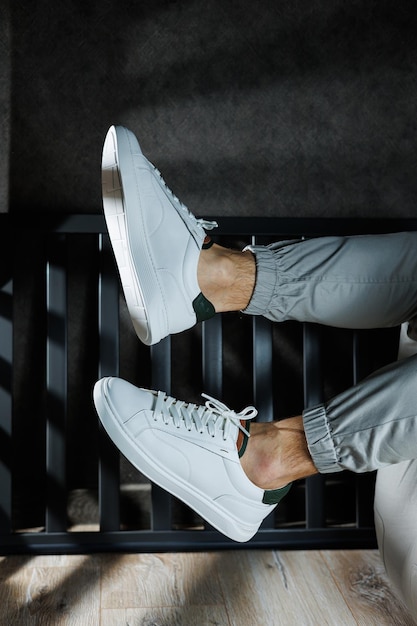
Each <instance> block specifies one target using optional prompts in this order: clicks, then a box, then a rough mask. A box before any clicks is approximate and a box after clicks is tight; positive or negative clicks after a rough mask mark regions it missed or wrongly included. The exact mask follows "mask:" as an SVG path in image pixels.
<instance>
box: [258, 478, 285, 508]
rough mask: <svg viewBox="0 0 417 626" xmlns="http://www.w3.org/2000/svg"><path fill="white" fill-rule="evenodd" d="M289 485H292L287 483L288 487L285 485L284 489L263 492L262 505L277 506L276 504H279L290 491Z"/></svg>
mask: <svg viewBox="0 0 417 626" xmlns="http://www.w3.org/2000/svg"><path fill="white" fill-rule="evenodd" d="M291 485H292V483H288V485H285V487H281V489H271V490H268V491H265V492H264V497H263V498H262V502H263V503H264V504H278V502H281V500H282V498H283V497H284V496H286V495H287V493H288V492H289V490H290V489H291Z"/></svg>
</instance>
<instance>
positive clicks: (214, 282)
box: [197, 244, 256, 313]
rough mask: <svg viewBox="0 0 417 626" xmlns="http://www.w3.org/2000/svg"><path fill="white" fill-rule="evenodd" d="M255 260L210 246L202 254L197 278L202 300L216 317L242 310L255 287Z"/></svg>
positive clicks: (248, 254) (250, 256)
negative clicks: (211, 305) (209, 306)
mask: <svg viewBox="0 0 417 626" xmlns="http://www.w3.org/2000/svg"><path fill="white" fill-rule="evenodd" d="M255 274H256V268H255V260H254V257H253V255H252V253H251V252H249V251H246V252H239V251H238V250H229V249H227V248H223V247H222V246H218V245H216V244H214V245H213V246H212V247H211V248H209V249H208V250H202V251H201V254H200V259H199V263H198V270H197V277H198V282H199V285H200V289H201V291H202V293H203V294H204V296H205V297H206V298H207V299H208V300H209V301H210V302H211V303H212V304H213V306H214V308H215V309H216V312H217V313H221V312H224V311H240V310H243V309H245V308H246V307H247V306H248V304H249V301H250V299H251V297H252V293H253V289H254V286H255Z"/></svg>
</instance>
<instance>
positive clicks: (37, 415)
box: [0, 214, 417, 554]
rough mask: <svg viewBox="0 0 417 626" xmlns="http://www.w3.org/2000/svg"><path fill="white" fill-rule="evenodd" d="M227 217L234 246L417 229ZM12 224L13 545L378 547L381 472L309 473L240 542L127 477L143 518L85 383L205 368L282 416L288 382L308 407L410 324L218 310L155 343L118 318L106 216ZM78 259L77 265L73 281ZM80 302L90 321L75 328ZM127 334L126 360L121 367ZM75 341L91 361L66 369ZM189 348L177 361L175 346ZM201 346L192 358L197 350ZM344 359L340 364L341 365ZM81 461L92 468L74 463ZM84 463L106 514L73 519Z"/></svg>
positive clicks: (375, 362)
mask: <svg viewBox="0 0 417 626" xmlns="http://www.w3.org/2000/svg"><path fill="white" fill-rule="evenodd" d="M214 219H217V221H218V222H219V224H220V227H219V229H218V233H217V234H216V236H217V237H218V238H219V240H220V241H225V242H229V240H237V241H239V242H241V241H243V242H246V243H250V242H252V243H254V242H260V243H264V242H268V241H273V240H278V239H287V238H293V237H314V236H318V235H326V234H342V235H348V234H362V233H377V232H393V231H399V230H416V229H417V220H398V219H396V220H349V219H327V220H326V219H325V220H323V219H317V220H311V219H282V218H279V219H271V218H264V219H262V218H221V217H219V218H214ZM0 223H1V227H2V234H3V240H4V241H6V240H7V242H8V244H10V245H8V246H7V250H6V246H4V249H3V255H4V256H5V257H6V258H5V259H3V262H2V263H3V270H4V271H3V272H2V275H3V283H2V285H1V292H0V553H2V554H10V553H88V552H93V551H96V552H97V551H131V552H137V551H147V552H157V551H170V550H175V551H178V550H209V549H222V548H241V547H264V548H265V547H273V548H279V549H283V548H286V549H297V548H300V549H301V548H349V547H351V548H369V547H375V546H376V540H375V531H374V525H373V488H374V475H373V474H370V475H363V476H355V475H352V474H349V473H347V472H346V473H345V472H343V473H341V474H337V475H334V476H333V475H332V476H326V477H323V476H316V477H312V478H309V479H307V480H305V481H299V482H298V483H297V484H296V485H295V486H294V488H293V490H292V491H291V492H290V494H289V495H288V496H287V498H286V499H285V503H284V501H283V504H282V506H280V507H278V509H277V511H276V513H274V514H273V515H272V516H270V518H268V519H267V520H265V522H264V524H263V526H262V528H261V529H260V531H259V532H258V533H257V535H256V536H255V537H254V538H253V540H251V541H250V542H249V543H248V544H244V545H243V546H241V545H240V544H235V543H234V542H232V541H229V540H228V539H226V538H224V537H223V536H221V535H220V534H219V533H217V532H216V531H215V530H213V529H211V528H209V527H207V526H206V525H205V524H204V523H203V521H202V520H199V519H196V516H195V515H194V514H193V513H192V512H190V511H189V510H188V509H187V510H186V507H184V505H182V504H180V503H178V502H176V501H175V499H174V498H172V497H171V496H169V495H168V494H166V493H165V492H163V491H162V490H161V489H159V488H157V487H155V486H151V485H149V483H148V481H146V480H144V479H143V478H140V477H139V476H136V475H135V473H134V472H131V473H130V479H129V481H130V485H131V486H134V485H135V484H137V483H138V484H140V486H141V489H142V491H141V493H142V495H143V497H144V498H145V501H146V506H145V508H146V515H145V518H146V519H145V520H144V519H142V518H141V519H139V518H140V517H141V515H140V514H139V508H140V507H139V508H137V509H135V505H134V504H131V508H132V507H133V509H134V510H133V512H132V511H130V512H129V511H127V512H126V510H125V509H126V507H124V505H123V498H121V477H122V474H123V471H127V472H128V473H129V469H128V470H126V468H125V469H124V470H123V468H122V470H121V464H120V455H119V453H118V451H117V450H116V449H115V448H114V446H113V445H112V444H111V442H110V441H109V440H108V438H107V437H106V435H105V434H104V432H102V431H101V429H100V427H99V424H98V420H97V418H96V415H95V412H94V409H93V406H92V402H91V397H89V395H88V394H89V391H88V390H89V389H91V388H92V386H93V384H94V382H95V380H97V379H98V378H100V377H101V376H104V375H123V377H127V376H132V377H133V378H134V380H132V382H134V383H135V384H136V383H142V380H143V381H144V383H146V384H147V385H151V386H152V387H153V388H157V389H163V390H165V391H167V392H172V387H173V386H174V387H175V385H176V386H177V388H178V386H179V387H181V385H182V384H183V383H181V376H182V378H183V379H184V381H185V382H184V387H185V389H186V390H187V389H188V387H190V386H191V385H193V381H194V377H195V376H197V380H198V381H199V384H201V387H202V389H201V390H204V391H206V392H207V393H210V394H211V395H214V396H217V397H219V398H220V399H225V398H224V397H225V396H226V401H227V398H228V397H231V398H233V399H234V395H236V399H237V401H238V402H240V400H239V398H240V397H241V396H242V397H243V398H244V400H243V401H242V405H241V406H235V408H236V409H240V408H242V406H243V404H244V403H245V402H246V401H249V402H253V403H254V404H255V406H257V408H258V409H259V412H260V416H261V419H265V420H269V419H272V418H273V416H276V415H278V416H279V415H280V414H282V416H283V415H285V412H286V411H287V410H288V406H289V405H288V401H287V403H285V402H284V406H280V402H281V398H283V397H284V396H286V394H287V396H288V394H289V393H291V396H297V390H298V391H299V392H300V393H299V394H298V395H299V396H300V397H299V398H298V402H299V407H298V406H296V405H294V408H295V410H298V408H300V410H301V409H302V407H303V406H311V405H313V404H315V403H317V402H320V401H321V400H323V399H324V398H325V397H326V395H327V394H328V393H329V390H328V387H329V385H330V387H331V389H332V390H333V389H336V390H337V389H338V388H342V387H346V386H348V385H350V384H352V383H354V382H355V381H357V380H359V379H360V378H362V377H363V376H364V375H366V374H367V373H368V372H369V371H371V370H372V369H375V367H377V366H379V365H381V364H384V363H385V362H387V361H389V360H393V358H395V351H396V342H397V338H398V332H397V329H393V330H384V331H366V332H365V331H360V332H356V331H355V332H353V331H345V330H337V331H336V330H335V329H326V328H323V327H320V326H317V325H311V324H304V325H301V324H294V323H290V324H287V325H286V324H283V325H280V324H275V325H274V324H271V323H269V322H268V321H267V320H265V319H264V318H260V317H259V318H249V317H248V316H243V317H244V318H245V319H243V318H242V319H239V316H235V317H233V318H232V317H230V316H221V315H219V316H216V317H215V318H213V319H212V320H209V321H208V322H205V323H204V324H203V325H201V327H199V328H196V329H194V330H192V331H187V333H185V334H184V336H176V337H172V338H167V339H165V340H163V341H162V342H161V343H160V344H158V345H156V346H154V347H152V348H146V347H145V346H142V344H140V342H139V341H135V340H134V338H133V331H132V333H131V334H129V331H126V330H124V331H121V330H120V328H121V321H120V318H121V315H122V318H123V316H125V317H127V316H126V314H125V312H124V311H123V310H121V309H120V307H121V306H122V307H123V299H122V298H121V296H120V289H119V280H118V276H117V272H116V268H115V263H114V261H113V256H112V252H111V249H110V244H109V241H108V237H107V234H106V229H105V224H104V220H103V218H102V216H101V215H99V214H92V215H61V214H56V215H55V214H54V215H37V214H27V215H26V214H25V215H20V214H16V215H4V216H1V220H0ZM86 251H88V253H86ZM83 255H84V256H83ZM84 257H85V259H87V262H84V261H83V259H84ZM69 259H70V260H71V259H72V261H73V265H74V262H75V266H76V272H75V277H74V276H72V275H71V271H72V270H71V262H69ZM80 259H81V260H80ZM83 263H85V264H84V267H85V273H86V274H88V277H87V279H86V280H87V282H86V283H85V284H84V287H83V290H84V291H83V292H82V293H83V294H87V295H86V296H85V295H84V296H83V298H82V304H80V302H79V300H77V297H76V298H75V301H74V296H73V295H72V296H71V294H78V283H79V281H80V278H79V277H80V275H81V274H80V272H81V273H82V269H83ZM6 266H7V267H6ZM77 272H78V273H77ZM32 276H33V280H34V281H37V283H36V288H35V289H32V288H31V282H32ZM28 292H29V295H28ZM34 300H35V302H33V301H34ZM120 302H122V304H121V305H120ZM25 307H27V310H26V309H25ZM81 309H82V311H81ZM74 311H75V313H76V315H78V318H79V319H78V318H77V319H78V321H77V323H76V324H75V326H74V324H73V323H72V322H71V316H72V315H73V313H74ZM80 320H81V322H80ZM236 320H237V321H236ZM31 322H32V324H33V325H35V330H33V328H32V330H31V326H30V324H31ZM82 327H86V328H87V329H85V328H84V330H83V328H82ZM235 332H236V333H237V338H235V339H233V337H232V336H233V335H234V333H235ZM80 333H81V338H80V337H79V335H80ZM283 337H285V338H287V337H290V338H291V341H292V344H291V346H288V345H287V339H285V342H284V343H285V345H284V346H283V347H282V342H283ZM230 338H231V340H232V342H234V343H233V345H232V348H231V349H229V348H228V347H227V342H228V341H229V340H230ZM335 345H337V346H338V351H339V354H336V355H334V352H335V349H334V346H335ZM126 346H127V347H128V352H129V355H130V356H129V359H128V364H127V365H126V364H124V363H123V353H124V351H125V349H126ZM173 346H174V347H173ZM75 349H76V350H77V351H78V352H79V353H80V354H81V357H80V354H78V352H77V354H78V357H77V358H78V360H80V358H81V362H82V365H81V366H77V367H76V368H75V370H76V371H75V372H74V371H70V372H69V366H68V363H69V360H71V358H72V352H71V351H72V350H75ZM181 350H182V351H183V353H184V354H183V356H182V357H181V363H180V364H178V362H177V361H176V355H177V353H178V351H179V352H180V353H181ZM236 350H238V351H239V350H240V351H241V353H242V359H243V361H244V372H245V373H244V374H241V373H240V372H239V371H238V368H237V371H235V372H234V371H233V370H234V365H233V364H234V363H235V362H236ZM286 350H287V352H288V355H289V358H288V363H286V362H285V358H286V356H285V351H286ZM238 353H239V352H238ZM281 353H282V354H281ZM132 354H134V356H133V357H132ZM190 354H192V355H193V358H187V355H188V356H189V355H190ZM332 354H333V356H332ZM135 355H136V356H135ZM334 356H335V359H334V365H332V364H330V365H329V359H330V361H331V359H332V358H333V357H334ZM341 362H343V367H342V366H341V365H340V363H341ZM138 364H139V365H138ZM136 366H137V367H138V368H139V370H140V374H136V369H137V367H136ZM339 366H340V371H336V372H335V370H338V368H339ZM329 367H330V369H331V370H332V371H331V372H330V374H329V371H328V370H329ZM196 370H198V372H197V373H196ZM230 370H232V372H230ZM249 370H250V371H249ZM17 372H20V373H19V374H18V373H17ZM294 372H296V373H297V376H298V379H299V380H301V381H302V382H301V383H300V382H299V383H296V384H298V387H296V388H295V392H294V390H292V391H291V392H287V390H286V388H287V386H288V385H289V384H290V383H289V382H288V381H289V380H290V379H291V377H294V375H295V374H294ZM230 376H232V379H231V378H230ZM233 376H235V378H233ZM240 376H244V379H242V386H241V388H240V389H238V390H236V389H235V390H234V388H235V387H236V379H237V380H238V381H239V377H240ZM297 376H296V377H297ZM329 378H330V379H331V380H330V383H329V382H328V380H329ZM333 379H334V380H333ZM173 381H175V382H173ZM334 381H335V382H334ZM77 384H78V386H81V387H82V389H78V387H77ZM26 389H27V394H28V395H29V397H25V393H26V391H25V390H26ZM174 391H176V389H174ZM199 391H200V390H199V389H196V392H199ZM174 395H178V394H174ZM301 396H303V397H301ZM183 399H190V398H187V397H184V398H183ZM69 407H70V408H71V407H72V408H71V410H69ZM292 408H293V407H292V405H290V410H291V409H292ZM84 411H85V416H84ZM80 412H81V413H82V416H81V417H80ZM73 414H75V415H76V419H75V421H74V420H73V419H72V418H71V415H73ZM87 425H88V429H87ZM86 430H88V432H87V434H85V432H86ZM86 457H87V460H85V459H86ZM83 464H86V467H87V469H86V470H85V471H84V470H83V469H82V468H78V467H77V465H80V466H81V465H83ZM69 468H71V472H72V475H75V476H77V478H76V479H75V481H74V480H72V481H68V471H69ZM84 475H85V476H86V485H87V486H86V489H85V491H86V492H90V493H94V496H93V498H96V500H97V502H96V505H97V510H96V512H95V514H94V515H95V517H94V516H93V517H94V520H93V521H91V520H90V521H89V523H85V524H78V525H76V526H74V525H73V524H72V525H71V522H70V521H69V517H68V507H69V501H70V499H71V497H72V495H71V494H72V492H73V490H74V484H75V486H76V487H77V486H78V487H79V486H80V485H81V487H83V477H84ZM77 481H78V482H77ZM341 494H342V496H341ZM127 508H129V503H128V506H127ZM35 510H36V514H35V513H34V511H35ZM135 520H137V523H136V521H135Z"/></svg>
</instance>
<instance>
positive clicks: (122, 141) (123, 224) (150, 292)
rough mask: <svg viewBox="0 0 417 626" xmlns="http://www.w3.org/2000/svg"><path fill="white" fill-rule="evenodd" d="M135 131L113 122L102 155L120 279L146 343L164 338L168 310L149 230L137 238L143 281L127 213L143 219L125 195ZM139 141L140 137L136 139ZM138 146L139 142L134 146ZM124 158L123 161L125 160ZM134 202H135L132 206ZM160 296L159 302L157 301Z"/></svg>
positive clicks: (107, 209)
mask: <svg viewBox="0 0 417 626" xmlns="http://www.w3.org/2000/svg"><path fill="white" fill-rule="evenodd" d="M132 137H133V135H131V133H129V131H128V130H127V129H125V128H123V127H118V128H117V129H116V127H114V126H112V127H111V128H110V129H109V131H108V133H107V135H106V139H105V142H104V146H103V156H102V193H103V209H104V216H105V219H106V225H107V229H108V233H109V236H110V240H111V244H112V247H113V251H114V256H115V258H116V263H117V267H118V270H119V275H120V280H121V283H122V287H123V292H124V295H125V299H126V304H127V308H128V310H129V314H130V316H131V318H132V323H133V326H134V329H135V331H136V334H137V335H138V337H139V339H140V340H141V341H142V342H143V343H145V344H146V345H152V344H154V343H157V342H158V341H159V340H160V339H161V330H160V328H159V325H158V316H159V315H160V314H161V312H162V311H163V310H164V306H163V303H162V301H161V302H160V303H159V305H158V302H157V297H158V296H157V293H156V292H155V284H156V283H155V276H154V270H153V267H152V264H151V262H150V260H149V258H147V255H146V253H145V252H144V250H145V248H146V243H145V241H144V240H145V237H146V236H145V234H144V233H143V232H142V233H140V229H138V230H137V232H139V233H140V234H141V235H142V236H141V241H140V242H139V243H140V248H139V246H137V245H136V244H137V241H136V240H135V252H136V256H137V257H138V256H140V261H141V263H140V266H141V272H142V282H140V281H139V278H138V276H137V273H136V268H135V263H134V260H133V255H132V252H131V247H130V241H129V237H128V228H127V213H128V212H129V210H130V212H131V213H133V214H135V217H136V219H139V211H140V207H139V206H138V203H137V202H135V199H133V198H131V199H129V198H128V197H126V196H125V195H124V193H126V190H125V192H124V191H123V185H122V181H121V179H120V176H121V175H120V171H121V170H123V172H127V174H128V176H129V177H130V178H131V179H134V178H135V172H134V165H133V162H132V158H131V157H130V159H129V156H128V155H130V154H131V150H132V145H131V139H132ZM135 141H136V140H135ZM134 148H136V150H137V142H136V145H135V146H134ZM121 161H122V162H121ZM130 205H132V206H130ZM149 299H151V300H152V302H153V303H154V306H155V308H156V309H157V310H158V315H155V316H152V325H151V321H150V320H151V316H150V315H149V310H148V306H147V304H146V302H147V300H149ZM155 299H156V302H155Z"/></svg>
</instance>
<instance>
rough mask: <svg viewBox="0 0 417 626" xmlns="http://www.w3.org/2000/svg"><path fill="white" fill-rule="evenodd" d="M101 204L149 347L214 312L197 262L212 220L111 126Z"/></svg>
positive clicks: (135, 322)
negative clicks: (202, 216)
mask: <svg viewBox="0 0 417 626" xmlns="http://www.w3.org/2000/svg"><path fill="white" fill-rule="evenodd" d="M102 189H103V208H104V215H105V219H106V224H107V228H108V232H109V235H110V240H111V243H112V247H113V251H114V254H115V258H116V263H117V266H118V270H119V274H120V279H121V283H122V287H123V291H124V295H125V298H126V303H127V307H128V310H129V313H130V316H131V318H132V322H133V326H134V328H135V330H136V333H137V335H138V337H139V338H140V339H141V340H142V341H143V342H144V343H145V344H147V345H152V344H155V343H157V342H158V341H160V340H161V339H163V338H164V337H166V336H167V335H169V334H171V333H178V332H181V331H183V330H185V329H187V328H190V327H191V326H193V325H194V324H196V322H198V321H202V320H204V319H208V318H209V317H211V316H212V315H214V313H215V311H214V308H213V306H212V304H211V303H210V302H209V301H208V300H207V299H206V298H205V297H204V296H203V294H202V293H201V291H200V288H199V285H198V281H197V265H198V258H199V255H200V251H201V248H202V246H203V243H204V240H205V238H206V233H205V230H204V229H207V230H210V229H212V228H214V227H216V226H217V224H216V223H215V222H207V221H204V220H199V219H196V218H195V217H194V215H192V214H191V213H190V211H189V210H188V209H187V208H186V207H185V206H184V205H183V204H182V203H181V202H180V201H179V200H178V198H177V197H176V196H175V195H174V194H173V193H172V191H170V190H169V189H168V187H167V186H166V184H165V182H164V180H163V178H162V176H161V174H160V173H159V171H158V170H157V169H156V168H155V167H154V166H153V165H152V164H151V163H150V162H149V161H148V160H147V159H146V158H145V156H144V155H143V154H142V151H141V149H140V147H139V144H138V142H137V139H136V137H135V136H134V134H133V133H132V132H131V131H129V130H128V129H127V128H124V127H123V126H112V127H111V128H110V129H109V131H108V133H107V136H106V139H105V142H104V147H103V157H102Z"/></svg>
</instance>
